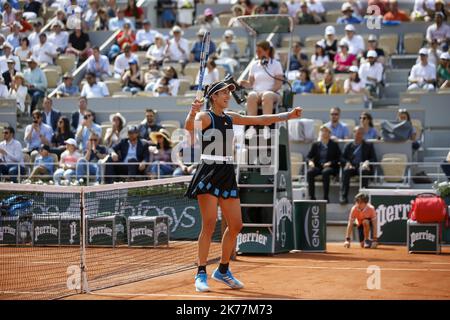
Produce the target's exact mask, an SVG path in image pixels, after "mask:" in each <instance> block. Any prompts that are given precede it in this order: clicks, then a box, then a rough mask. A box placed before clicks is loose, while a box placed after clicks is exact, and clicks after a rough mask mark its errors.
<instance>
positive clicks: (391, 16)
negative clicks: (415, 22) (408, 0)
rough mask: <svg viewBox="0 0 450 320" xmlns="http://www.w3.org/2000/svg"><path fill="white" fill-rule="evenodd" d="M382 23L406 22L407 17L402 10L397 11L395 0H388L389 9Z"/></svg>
mask: <svg viewBox="0 0 450 320" xmlns="http://www.w3.org/2000/svg"><path fill="white" fill-rule="evenodd" d="M383 20H384V21H401V22H408V21H409V16H408V15H407V14H406V13H405V11H403V10H399V9H398V2H397V0H389V9H388V11H387V12H386V13H385V15H384V16H383Z"/></svg>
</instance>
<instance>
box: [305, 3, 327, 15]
mask: <svg viewBox="0 0 450 320" xmlns="http://www.w3.org/2000/svg"><path fill="white" fill-rule="evenodd" d="M308 9H309V11H310V12H315V13H317V14H323V13H325V8H324V7H323V4H322V2H320V1H319V0H316V1H314V3H311V0H310V1H308Z"/></svg>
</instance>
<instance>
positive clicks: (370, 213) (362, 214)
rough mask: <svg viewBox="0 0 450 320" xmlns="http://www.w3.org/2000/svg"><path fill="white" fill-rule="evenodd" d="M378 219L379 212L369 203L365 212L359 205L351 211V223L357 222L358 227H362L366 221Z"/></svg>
mask: <svg viewBox="0 0 450 320" xmlns="http://www.w3.org/2000/svg"><path fill="white" fill-rule="evenodd" d="M376 217H377V212H376V211H375V208H374V207H373V206H372V205H371V204H370V203H368V204H367V205H366V207H365V208H364V209H363V210H359V208H358V205H357V204H355V205H354V206H353V207H352V210H351V211H350V219H349V220H350V221H351V222H353V221H355V219H356V221H357V223H358V225H361V224H362V222H363V220H364V219H375V218H376Z"/></svg>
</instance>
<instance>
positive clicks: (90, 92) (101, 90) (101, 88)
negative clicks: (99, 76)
mask: <svg viewBox="0 0 450 320" xmlns="http://www.w3.org/2000/svg"><path fill="white" fill-rule="evenodd" d="M80 95H81V96H82V97H86V98H88V99H90V98H103V97H107V96H109V90H108V87H107V86H106V84H105V83H104V82H101V81H99V82H96V83H94V85H93V86H90V85H89V83H85V84H84V86H83V89H82V90H81V94H80Z"/></svg>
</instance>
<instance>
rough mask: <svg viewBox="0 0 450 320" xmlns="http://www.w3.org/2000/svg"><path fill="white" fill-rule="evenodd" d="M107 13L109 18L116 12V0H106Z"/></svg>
mask: <svg viewBox="0 0 450 320" xmlns="http://www.w3.org/2000/svg"><path fill="white" fill-rule="evenodd" d="M106 7H107V8H108V9H107V14H108V17H109V18H114V17H115V16H116V12H117V3H116V0H108V5H107V6H106Z"/></svg>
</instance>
